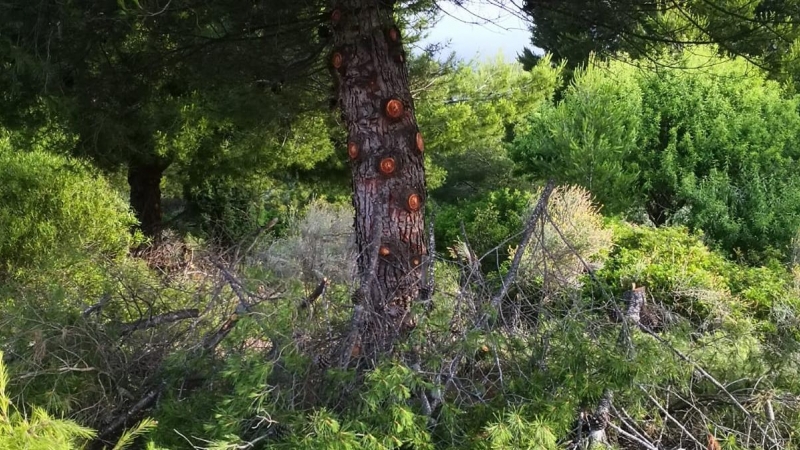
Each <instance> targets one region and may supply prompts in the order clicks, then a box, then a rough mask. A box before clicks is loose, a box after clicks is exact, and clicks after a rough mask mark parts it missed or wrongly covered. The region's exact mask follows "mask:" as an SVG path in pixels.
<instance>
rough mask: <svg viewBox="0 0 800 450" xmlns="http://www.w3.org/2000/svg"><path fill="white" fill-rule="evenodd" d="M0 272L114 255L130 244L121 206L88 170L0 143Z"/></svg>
mask: <svg viewBox="0 0 800 450" xmlns="http://www.w3.org/2000/svg"><path fill="white" fill-rule="evenodd" d="M0 180H2V181H0V272H3V271H5V272H8V273H13V272H16V271H21V270H25V269H29V268H32V267H35V266H36V265H39V264H46V265H51V266H52V265H64V264H67V263H68V261H70V260H71V259H74V257H76V256H78V255H82V256H83V257H87V256H94V257H99V256H109V257H114V256H119V255H121V254H123V253H125V252H126V251H127V250H128V248H129V246H130V245H131V244H132V243H133V240H132V238H131V235H130V228H131V226H132V225H133V224H134V218H133V215H132V214H131V213H130V212H129V211H128V207H127V205H126V203H125V201H124V200H123V199H122V198H121V197H120V196H119V195H117V194H116V193H115V192H114V191H113V190H112V189H111V188H110V186H109V184H108V183H107V182H106V181H105V180H104V179H103V178H101V177H100V176H98V175H97V174H96V173H94V172H93V171H92V170H91V169H90V168H89V167H88V166H86V165H84V164H82V163H81V162H79V161H75V160H70V159H66V158H64V157H61V156H55V155H51V154H47V153H43V152H39V151H35V152H30V153H25V152H20V151H18V150H16V149H12V148H10V147H9V145H8V142H7V141H3V140H0Z"/></svg>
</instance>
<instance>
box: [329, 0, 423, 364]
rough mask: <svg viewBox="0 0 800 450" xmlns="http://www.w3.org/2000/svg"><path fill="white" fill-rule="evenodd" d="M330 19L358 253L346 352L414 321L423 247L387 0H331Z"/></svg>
mask: <svg viewBox="0 0 800 450" xmlns="http://www.w3.org/2000/svg"><path fill="white" fill-rule="evenodd" d="M330 19H331V23H332V25H333V29H334V50H333V52H332V54H331V60H330V64H331V66H332V67H333V70H334V72H335V77H336V81H337V83H338V101H339V105H340V107H341V109H342V115H343V118H344V121H345V123H346V125H347V130H348V145H347V153H348V155H349V157H350V160H351V165H352V176H353V205H354V206H355V214H356V217H355V232H356V243H357V246H358V251H359V254H358V271H359V283H360V286H359V289H358V292H357V293H356V295H355V296H354V302H355V303H356V307H355V313H354V318H353V324H354V330H353V335H351V339H350V344H349V346H350V348H349V351H352V352H353V353H355V352H356V351H358V352H361V351H366V352H370V353H374V352H383V351H386V350H388V349H389V348H390V347H391V344H392V342H393V341H395V340H396V338H397V337H398V336H399V335H400V334H401V333H402V332H403V331H404V330H407V329H409V328H411V327H413V325H414V323H413V322H414V321H413V318H411V316H410V314H409V311H410V306H411V303H412V302H413V301H414V300H415V299H417V297H418V295H419V290H420V285H421V275H422V263H423V258H424V257H425V255H426V253H427V252H426V246H425V242H424V241H425V236H424V234H425V233H424V223H423V222H424V221H423V209H424V204H425V199H426V190H425V174H424V167H423V150H424V144H423V141H422V136H421V134H420V133H419V130H418V128H417V121H416V118H415V116H414V105H413V101H412V97H411V92H410V90H409V87H408V74H407V69H406V64H405V54H404V52H403V46H402V42H401V36H400V31H399V29H398V28H397V26H396V24H395V21H394V17H393V4H392V3H391V2H383V1H381V0H334V3H333V7H332V10H331V16H330Z"/></svg>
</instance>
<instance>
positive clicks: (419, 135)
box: [416, 132, 425, 153]
mask: <svg viewBox="0 0 800 450" xmlns="http://www.w3.org/2000/svg"><path fill="white" fill-rule="evenodd" d="M416 144H417V150H419V152H420V153H422V152H424V151H425V141H424V140H423V139H422V133H420V132H417V136H416Z"/></svg>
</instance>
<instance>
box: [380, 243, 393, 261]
mask: <svg viewBox="0 0 800 450" xmlns="http://www.w3.org/2000/svg"><path fill="white" fill-rule="evenodd" d="M378 254H379V255H381V256H383V257H384V258H385V257H387V256H389V255H391V254H392V251H391V250H389V246H387V245H381V248H379V249H378Z"/></svg>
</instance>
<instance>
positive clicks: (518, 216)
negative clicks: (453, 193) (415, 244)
mask: <svg viewBox="0 0 800 450" xmlns="http://www.w3.org/2000/svg"><path fill="white" fill-rule="evenodd" d="M531 199H532V196H531V194H530V193H529V192H524V191H520V190H516V189H514V190H512V189H508V188H505V189H499V190H495V191H491V192H489V193H487V194H485V195H483V196H481V197H478V198H477V199H475V200H472V201H466V200H464V201H461V202H459V203H457V204H455V205H444V206H443V207H442V208H441V210H440V211H437V213H436V217H435V227H436V230H435V231H436V242H437V245H438V246H439V247H440V250H441V251H445V250H446V249H447V247H449V246H451V245H453V244H454V243H455V242H457V241H460V240H463V239H464V238H465V236H462V233H461V224H462V223H463V224H464V232H466V234H467V235H466V239H467V240H468V241H469V244H470V245H471V247H472V250H473V252H474V253H475V254H476V256H477V257H482V256H484V255H485V254H487V253H490V255H487V256H488V257H487V258H485V260H484V266H485V267H486V268H487V269H491V268H494V269H495V270H496V269H497V268H498V267H499V265H500V264H501V263H502V262H503V261H505V260H506V259H507V257H508V252H509V247H511V246H513V245H515V244H516V243H517V241H518V239H514V237H515V236H517V235H518V234H519V232H520V231H521V230H522V227H523V225H524V224H523V219H524V218H525V213H526V210H527V208H528V205H529V203H530V201H531ZM495 249H496V251H495Z"/></svg>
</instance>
